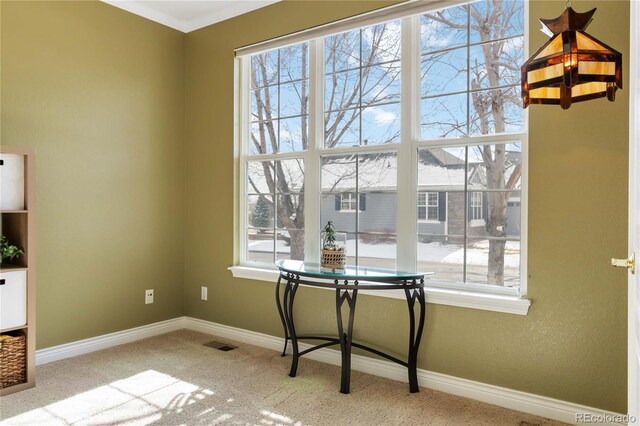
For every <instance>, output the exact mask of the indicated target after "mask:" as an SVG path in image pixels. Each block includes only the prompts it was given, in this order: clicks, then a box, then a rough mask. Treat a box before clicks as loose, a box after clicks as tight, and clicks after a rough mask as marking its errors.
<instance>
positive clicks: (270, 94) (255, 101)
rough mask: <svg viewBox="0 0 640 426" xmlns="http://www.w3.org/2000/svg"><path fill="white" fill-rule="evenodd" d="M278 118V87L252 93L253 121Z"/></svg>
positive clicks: (265, 88)
mask: <svg viewBox="0 0 640 426" xmlns="http://www.w3.org/2000/svg"><path fill="white" fill-rule="evenodd" d="M275 118H278V86H269V87H263V88H261V89H256V90H252V91H251V121H266V120H273V119H275Z"/></svg>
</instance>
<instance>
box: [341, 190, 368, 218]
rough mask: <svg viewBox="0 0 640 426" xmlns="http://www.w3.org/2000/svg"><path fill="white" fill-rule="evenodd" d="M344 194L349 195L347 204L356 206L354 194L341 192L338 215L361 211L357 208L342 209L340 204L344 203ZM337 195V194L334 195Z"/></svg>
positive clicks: (356, 201) (356, 199)
mask: <svg viewBox="0 0 640 426" xmlns="http://www.w3.org/2000/svg"><path fill="white" fill-rule="evenodd" d="M344 194H349V199H348V200H347V203H349V204H351V203H354V204H356V205H357V204H358V198H357V196H356V193H355V192H341V193H340V210H338V212H340V213H355V212H356V211H362V209H360V208H358V209H357V210H356V209H343V208H342V203H343V202H344V201H345V200H344ZM336 195H337V194H336Z"/></svg>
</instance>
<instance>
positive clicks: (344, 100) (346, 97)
mask: <svg viewBox="0 0 640 426" xmlns="http://www.w3.org/2000/svg"><path fill="white" fill-rule="evenodd" d="M324 96H325V99H324V107H325V110H327V111H334V110H342V109H346V108H353V107H355V106H357V105H358V104H359V103H360V71H359V70H355V71H344V72H339V73H336V74H327V75H326V76H325V78H324Z"/></svg>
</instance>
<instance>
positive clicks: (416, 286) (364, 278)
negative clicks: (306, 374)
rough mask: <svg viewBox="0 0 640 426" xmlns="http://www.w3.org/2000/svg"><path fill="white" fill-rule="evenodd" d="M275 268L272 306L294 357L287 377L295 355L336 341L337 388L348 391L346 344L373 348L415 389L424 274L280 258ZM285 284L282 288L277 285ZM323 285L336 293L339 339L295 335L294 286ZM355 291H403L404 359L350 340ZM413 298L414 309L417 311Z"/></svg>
mask: <svg viewBox="0 0 640 426" xmlns="http://www.w3.org/2000/svg"><path fill="white" fill-rule="evenodd" d="M276 266H277V267H278V268H279V269H280V276H279V277H278V282H277V284H276V306H277V307H278V313H279V314H280V320H281V321H282V327H283V328H284V336H285V341H284V350H283V351H282V356H285V353H286V351H287V343H288V342H289V341H291V347H292V350H293V359H292V361H291V371H290V372H289V376H291V377H295V375H296V372H297V369H298V359H299V358H300V357H301V356H303V355H306V354H308V353H309V352H312V351H315V350H317V349H320V348H326V347H328V346H333V345H340V352H341V354H342V371H341V378H340V392H341V393H349V382H350V378H351V348H352V347H354V348H360V349H364V350H366V351H369V352H372V353H374V354H376V355H378V356H381V357H383V358H386V359H388V360H390V361H393V362H395V363H398V364H400V365H403V366H405V367H407V371H408V375H409V390H410V391H411V392H412V393H413V392H419V390H420V389H419V388H418V377H417V362H418V348H419V346H420V340H421V337H422V330H423V329H424V317H425V299H424V277H425V275H431V274H425V273H408V272H400V271H395V270H388V269H378V268H368V267H363V266H346V267H345V269H336V270H332V269H326V268H321V267H320V265H319V264H314V263H307V262H302V261H297V260H279V261H277V262H276ZM283 282H284V284H285V285H284V291H281V284H282V283H283ZM300 285H302V286H309V287H322V288H328V289H334V290H335V291H336V316H337V322H338V337H325V336H312V335H301V336H298V335H297V334H296V327H295V323H294V319H293V307H294V299H295V296H296V292H297V291H298V287H299V286H300ZM358 290H404V294H405V296H406V299H407V305H408V308H409V352H408V356H407V361H403V360H401V359H398V358H396V357H393V356H391V355H388V354H386V353H384V352H381V351H379V350H377V349H374V348H370V347H368V346H366V345H363V344H360V343H357V342H354V341H352V337H353V322H354V315H355V309H356V299H357V296H358ZM345 302H346V303H347V306H348V308H349V310H348V312H349V313H348V317H347V318H345V319H343V313H342V307H343V305H344V303H345ZM416 302H418V303H417V307H418V312H416ZM302 339H306V340H317V341H323V342H325V343H321V344H319V345H316V346H313V347H311V348H309V349H306V350H304V351H302V352H300V351H299V349H298V340H302Z"/></svg>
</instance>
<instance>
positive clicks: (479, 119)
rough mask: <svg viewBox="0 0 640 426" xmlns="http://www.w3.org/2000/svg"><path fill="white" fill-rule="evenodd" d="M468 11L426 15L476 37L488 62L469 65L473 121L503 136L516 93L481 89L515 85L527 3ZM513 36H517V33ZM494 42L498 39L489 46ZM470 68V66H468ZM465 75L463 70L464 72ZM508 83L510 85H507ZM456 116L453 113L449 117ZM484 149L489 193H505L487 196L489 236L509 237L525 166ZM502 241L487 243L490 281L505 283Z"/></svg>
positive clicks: (490, 0)
mask: <svg viewBox="0 0 640 426" xmlns="http://www.w3.org/2000/svg"><path fill="white" fill-rule="evenodd" d="M466 7H468V13H469V22H468V27H467V22H460V21H458V20H453V19H451V18H450V16H449V15H447V13H446V12H444V11H439V12H435V13H432V14H429V15H427V16H428V17H429V18H430V19H432V20H434V21H436V22H438V23H440V24H443V25H444V26H445V27H446V28H447V29H448V30H456V29H458V30H468V31H471V32H472V33H473V34H474V35H477V37H478V38H479V40H478V41H479V42H481V43H483V44H481V45H480V46H481V49H482V60H483V61H484V63H483V64H482V63H478V62H477V59H476V62H475V63H470V64H469V70H468V72H469V73H470V75H469V83H470V89H471V104H472V106H473V110H474V111H475V114H476V117H475V118H476V119H475V120H474V122H473V123H472V126H473V127H474V130H475V131H476V132H477V133H479V134H483V135H486V134H493V133H504V132H506V131H507V126H508V124H510V123H509V119H510V117H509V114H508V113H507V108H508V107H509V105H510V104H511V105H519V99H518V95H517V91H516V90H503V89H495V90H480V89H483V88H497V87H500V86H504V85H505V83H507V84H515V83H517V81H509V76H511V75H518V72H519V69H520V61H521V60H522V58H521V57H520V56H521V55H520V54H517V53H514V52H519V51H518V50H517V49H514V46H513V45H512V44H511V43H512V42H513V39H509V38H507V37H509V36H510V35H511V34H513V32H514V24H515V25H516V26H519V25H521V19H522V16H523V12H522V11H523V7H524V6H523V4H522V2H519V1H514V0H511V1H504V0H481V1H479V2H476V3H471V4H470V5H469V6H466ZM515 32H516V33H517V32H519V31H518V30H517V29H516V30H515ZM492 40H495V41H493V42H491V41H492ZM464 70H466V64H465V67H464ZM460 71H461V72H462V71H463V70H462V68H461V70H460ZM505 80H507V81H505ZM451 115H452V116H455V114H451ZM458 125H459V123H456V125H455V126H452V127H457V126H458ZM493 147H494V148H493V150H492V146H491V145H484V146H482V147H481V148H480V149H479V150H480V152H479V154H480V156H481V158H482V161H483V163H484V167H485V169H486V175H487V176H486V180H487V182H486V184H487V189H489V190H501V191H504V192H488V193H487V198H488V203H489V208H488V217H487V218H485V220H486V230H487V234H488V235H489V236H490V237H499V238H505V237H506V236H507V234H506V229H507V201H508V199H509V197H510V196H511V191H513V190H515V189H516V188H517V185H518V183H519V181H520V178H521V175H522V165H521V164H520V163H519V162H518V163H517V164H515V165H511V164H510V163H509V161H508V159H507V152H506V145H505V144H495V145H493ZM504 255H505V241H504V240H494V239H490V240H489V259H488V273H487V282H488V283H489V284H494V285H504Z"/></svg>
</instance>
